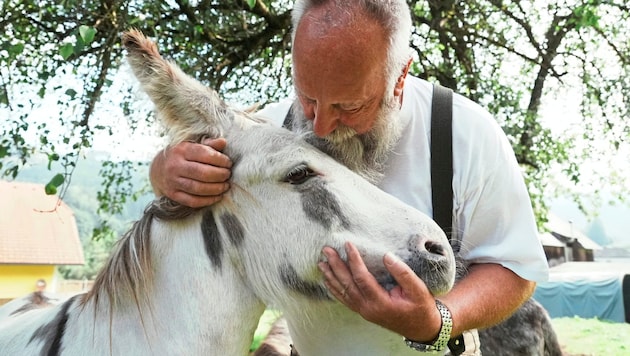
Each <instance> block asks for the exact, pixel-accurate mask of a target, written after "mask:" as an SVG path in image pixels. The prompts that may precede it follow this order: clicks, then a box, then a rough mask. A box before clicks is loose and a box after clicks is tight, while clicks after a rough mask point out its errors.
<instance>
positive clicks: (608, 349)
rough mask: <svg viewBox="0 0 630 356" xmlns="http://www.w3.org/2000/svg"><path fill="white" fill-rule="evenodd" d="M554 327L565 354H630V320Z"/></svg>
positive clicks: (571, 321)
mask: <svg viewBox="0 0 630 356" xmlns="http://www.w3.org/2000/svg"><path fill="white" fill-rule="evenodd" d="M278 316H280V312H277V311H273V310H266V311H265V313H264V314H263V316H262V317H261V319H260V324H259V325H258V329H256V334H255V336H254V340H253V342H252V348H251V350H255V349H256V348H257V347H258V345H260V342H261V341H262V339H263V338H264V337H265V336H266V335H267V332H269V328H270V327H271V324H273V322H274V321H275V320H276V318H278ZM552 324H553V327H554V329H555V331H556V334H557V335H558V340H559V341H560V345H561V346H562V349H563V350H564V352H565V355H566V356H604V355H605V356H628V355H630V324H628V323H614V322H609V321H605V320H599V319H583V318H579V317H574V318H555V319H552Z"/></svg>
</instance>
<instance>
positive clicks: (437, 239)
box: [123, 31, 455, 306]
mask: <svg viewBox="0 0 630 356" xmlns="http://www.w3.org/2000/svg"><path fill="white" fill-rule="evenodd" d="M123 43H124V46H125V47H126V48H127V50H128V58H129V63H130V64H131V67H132V68H133V70H134V73H135V74H136V76H137V77H138V79H139V80H140V82H141V84H142V86H143V88H144V89H145V91H146V92H147V93H148V94H149V96H150V97H151V99H152V100H153V102H154V103H155V105H156V107H157V112H158V115H159V116H160V117H161V118H162V121H163V123H164V124H165V125H166V127H167V129H168V130H169V132H170V137H171V139H172V143H177V142H180V141H182V140H199V139H200V138H202V137H219V136H221V137H225V138H226V139H227V142H228V145H227V148H226V149H225V151H224V152H225V153H226V154H227V155H228V156H229V157H230V158H231V159H232V162H233V167H232V177H231V189H230V191H229V192H228V193H227V194H226V196H225V197H224V199H223V200H222V201H221V202H220V203H218V204H215V205H213V206H212V207H210V208H206V209H204V210H202V211H201V212H200V214H202V215H203V218H202V223H201V226H199V227H198V230H199V233H200V235H201V234H204V236H205V238H206V240H207V241H208V240H211V241H210V243H209V244H210V246H211V247H212V248H211V251H209V253H208V254H209V256H210V260H211V263H212V264H213V265H214V266H215V267H216V268H217V269H225V268H231V269H233V270H236V271H238V273H239V274H240V276H241V278H242V279H243V280H244V281H245V283H246V284H248V285H249V286H250V287H251V288H252V289H253V291H254V293H255V294H256V295H257V296H258V297H259V298H261V299H262V300H264V301H265V302H267V303H279V304H281V305H280V306H282V303H288V302H289V300H290V299H294V298H296V297H306V298H308V299H316V300H327V299H330V296H329V295H328V293H327V292H326V289H325V287H324V285H323V277H322V275H321V273H320V272H319V270H318V268H317V262H318V261H320V260H322V258H323V256H322V254H321V250H322V248H323V247H324V246H331V247H333V248H335V249H337V250H338V251H340V252H342V251H343V248H342V246H343V244H344V243H345V242H346V241H351V242H352V243H354V245H356V246H357V248H358V249H359V251H360V252H361V254H362V256H363V258H364V260H365V263H366V265H367V266H368V269H369V270H370V271H371V272H372V273H373V274H374V275H375V276H376V278H377V280H378V281H379V282H380V283H381V284H382V285H383V286H384V287H386V288H391V287H392V286H393V285H394V281H393V279H392V278H391V276H390V275H389V273H388V272H387V271H386V269H385V267H384V265H383V262H382V258H383V255H384V254H385V253H386V252H393V253H394V254H396V255H397V256H398V257H400V258H401V259H402V260H403V261H405V262H406V263H407V264H409V265H410V266H411V267H412V268H413V270H414V271H415V272H416V273H417V274H418V275H419V276H420V277H421V278H422V279H423V280H424V281H425V282H426V284H427V286H428V287H429V289H430V290H431V291H432V292H433V293H435V294H441V293H445V292H446V291H448V290H449V289H450V288H451V287H452V284H453V281H454V270H455V266H454V258H453V253H452V251H451V249H450V246H449V244H448V241H447V239H446V237H445V235H444V234H443V232H442V231H441V230H440V228H439V227H438V226H437V225H436V224H435V223H434V222H433V221H432V220H431V219H430V218H429V217H427V216H425V215H423V214H421V213H420V212H418V211H416V210H414V209H412V208H410V207H409V206H407V205H405V204H403V203H401V202H400V201H398V200H397V199H395V198H393V197H391V196H390V195H388V194H386V193H384V192H382V191H381V190H379V189H378V188H376V187H375V186H373V185H371V184H369V183H368V182H367V181H365V180H363V179H362V178H360V177H359V176H358V175H356V174H354V173H353V172H351V171H350V170H349V169H347V168H346V167H344V166H342V165H341V164H339V163H337V162H336V161H335V160H333V159H332V158H330V157H328V156H327V155H325V154H323V153H321V152H320V151H318V150H317V149H315V148H313V147H312V146H310V145H308V144H307V143H305V142H304V141H303V140H302V139H301V138H300V137H298V136H296V135H295V134H293V133H291V132H289V131H287V130H284V129H281V128H277V127H274V126H272V125H271V124H268V123H266V122H263V121H262V120H257V119H255V118H253V117H252V116H250V115H248V114H246V113H243V112H240V111H237V110H234V109H232V108H230V107H228V106H227V105H226V104H225V103H223V101H222V100H220V99H219V97H218V95H217V94H216V93H215V92H214V91H211V90H210V89H208V88H206V87H204V86H203V85H201V84H200V83H198V82H197V81H195V80H194V79H192V78H190V77H188V76H186V75H185V74H184V73H182V72H181V70H180V69H178V68H177V67H176V66H175V65H173V64H171V63H169V62H167V61H165V60H163V59H162V57H161V56H160V55H159V53H158V51H157V49H156V47H155V45H154V44H153V43H152V42H150V41H149V40H147V39H146V38H145V37H144V36H143V35H142V34H141V33H139V32H137V31H130V32H127V33H125V34H124V36H123ZM202 230H203V231H202ZM206 246H208V242H207V243H206Z"/></svg>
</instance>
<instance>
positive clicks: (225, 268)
mask: <svg viewBox="0 0 630 356" xmlns="http://www.w3.org/2000/svg"><path fill="white" fill-rule="evenodd" d="M200 223H201V217H200V216H199V214H195V215H192V216H190V217H187V218H185V219H183V220H179V221H167V222H164V221H159V220H155V221H153V222H152V224H151V229H150V230H151V244H150V246H151V253H150V255H151V263H150V265H151V271H150V273H147V275H148V276H149V277H150V278H151V280H147V281H145V282H144V283H145V284H146V286H147V288H146V289H145V290H144V291H140V295H139V296H138V297H133V296H126V297H120V298H118V301H117V305H116V306H115V307H114V308H111V309H110V307H111V305H110V304H109V302H110V301H111V300H110V299H109V298H108V297H107V295H106V293H104V292H105V291H102V290H101V291H97V292H96V293H100V294H101V295H99V297H98V298H91V299H90V301H89V303H95V302H97V301H98V303H99V304H100V305H99V306H98V307H97V309H96V310H97V313H96V314H97V315H96V317H97V323H95V324H94V325H95V328H96V329H99V330H100V329H102V330H100V331H99V330H97V333H98V334H100V335H101V336H102V337H107V336H106V335H107V334H106V333H107V332H109V330H106V329H108V327H102V326H100V325H110V324H109V322H110V320H111V330H114V331H115V337H113V338H112V346H113V349H114V354H117V352H115V350H116V349H117V348H118V347H121V348H122V349H121V350H122V351H123V352H124V353H128V350H129V349H130V347H129V345H131V344H137V345H136V346H137V347H133V348H131V349H133V350H137V351H138V353H134V354H143V353H144V352H143V350H146V351H147V353H151V352H158V351H159V353H160V354H165V355H179V354H191V355H192V354H221V355H246V354H247V353H248V350H249V346H250V344H251V341H252V336H253V334H254V331H255V329H256V326H257V324H258V319H259V317H260V315H261V314H262V313H263V311H264V304H263V303H262V302H261V301H260V300H259V299H257V298H256V297H255V296H254V294H253V293H252V292H251V290H250V289H249V288H248V287H247V286H246V285H245V284H244V283H243V280H242V276H241V275H239V273H238V272H237V271H236V270H235V269H234V268H233V266H232V264H231V263H230V261H229V260H226V261H225V262H224V263H222V264H221V266H220V267H218V266H216V265H214V264H213V263H212V261H211V260H210V258H209V256H208V254H207V252H206V249H205V248H204V242H203V240H202V239H203V236H202V235H201V233H200V228H199V226H200ZM142 293H149V294H150V295H142ZM136 299H138V302H136ZM93 306H94V305H93V304H92V305H88V308H86V309H85V310H86V311H88V313H87V314H90V313H89V310H90V308H92V307H93ZM110 310H111V311H112V314H111V316H112V317H111V319H110V314H109V311H110ZM98 319H102V320H98Z"/></svg>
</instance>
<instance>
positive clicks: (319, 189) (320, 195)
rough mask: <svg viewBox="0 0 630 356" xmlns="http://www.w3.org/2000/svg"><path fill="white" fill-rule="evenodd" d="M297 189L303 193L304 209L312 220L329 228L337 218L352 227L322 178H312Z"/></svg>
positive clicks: (346, 227) (341, 222) (344, 224)
mask: <svg viewBox="0 0 630 356" xmlns="http://www.w3.org/2000/svg"><path fill="white" fill-rule="evenodd" d="M296 189H297V190H298V191H299V192H300V193H301V199H302V209H304V212H305V213H306V215H307V216H308V217H309V218H310V219H311V220H313V221H315V222H317V223H318V224H320V225H322V226H324V227H325V228H327V229H329V230H330V229H331V227H332V225H333V222H334V221H335V220H338V221H339V223H340V224H341V226H343V227H344V228H345V229H348V228H349V227H350V223H349V221H348V219H347V217H346V216H345V215H344V214H343V212H342V210H341V207H340V206H339V202H338V201H337V199H336V198H335V196H334V195H332V194H331V193H330V192H329V191H328V190H327V189H326V185H325V182H323V181H322V180H321V179H312V180H311V182H308V184H301V185H297V186H296Z"/></svg>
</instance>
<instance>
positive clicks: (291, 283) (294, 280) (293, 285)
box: [278, 265, 330, 300]
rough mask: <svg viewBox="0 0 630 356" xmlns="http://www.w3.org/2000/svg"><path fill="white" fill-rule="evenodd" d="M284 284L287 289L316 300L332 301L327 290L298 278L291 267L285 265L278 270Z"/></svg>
mask: <svg viewBox="0 0 630 356" xmlns="http://www.w3.org/2000/svg"><path fill="white" fill-rule="evenodd" d="M278 272H279V273H280V278H281V279H282V283H284V285H285V286H287V288H289V289H290V290H293V291H295V292H297V293H300V294H302V295H304V296H306V297H309V298H311V299H315V300H330V297H329V296H328V293H327V291H326V289H325V288H324V287H323V286H321V285H319V284H317V283H314V282H309V281H306V280H304V279H302V278H301V277H300V276H298V274H297V272H296V271H295V268H293V266H291V265H283V266H280V267H279V268H278Z"/></svg>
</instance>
